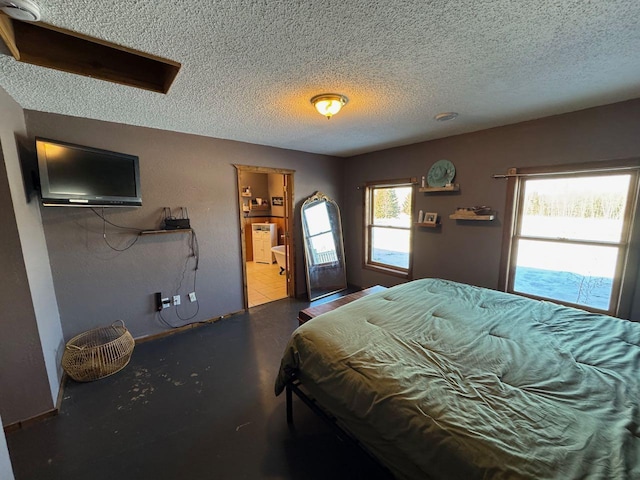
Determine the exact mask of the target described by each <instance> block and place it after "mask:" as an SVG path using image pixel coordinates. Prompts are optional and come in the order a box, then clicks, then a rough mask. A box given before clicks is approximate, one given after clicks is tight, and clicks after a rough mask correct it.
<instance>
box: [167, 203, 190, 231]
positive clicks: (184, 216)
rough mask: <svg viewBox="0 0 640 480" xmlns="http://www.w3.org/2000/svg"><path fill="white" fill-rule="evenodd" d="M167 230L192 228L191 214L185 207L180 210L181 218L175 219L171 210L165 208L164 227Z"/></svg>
mask: <svg viewBox="0 0 640 480" xmlns="http://www.w3.org/2000/svg"><path fill="white" fill-rule="evenodd" d="M162 228H164V229H165V230H181V229H187V228H191V220H189V213H188V212H187V209H186V208H184V207H181V208H180V218H177V217H174V216H173V215H172V214H171V209H170V208H168V207H165V208H164V225H163V227H162Z"/></svg>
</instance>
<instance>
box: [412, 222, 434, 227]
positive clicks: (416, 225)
mask: <svg viewBox="0 0 640 480" xmlns="http://www.w3.org/2000/svg"><path fill="white" fill-rule="evenodd" d="M440 225H441V224H440V222H438V223H418V222H415V223H414V224H413V226H414V227H420V228H422V227H425V228H438V227H439V226H440Z"/></svg>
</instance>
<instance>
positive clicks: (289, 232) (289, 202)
mask: <svg viewBox="0 0 640 480" xmlns="http://www.w3.org/2000/svg"><path fill="white" fill-rule="evenodd" d="M233 166H234V167H236V180H237V184H238V191H237V197H238V213H239V215H238V222H239V225H240V245H241V251H242V256H241V257H242V258H241V261H242V288H243V298H244V309H245V310H248V309H249V295H248V293H247V246H246V245H247V244H246V235H247V232H246V231H245V221H244V220H245V216H244V212H243V211H242V185H240V173H241V172H247V173H265V174H270V173H271V174H277V175H284V177H285V182H284V183H285V185H286V188H285V192H284V196H285V197H284V201H285V209H284V215H285V217H284V225H285V231H284V244H285V248H286V249H288V251H289V255H285V258H286V262H287V264H288V265H287V267H288V268H287V271H286V275H287V297H289V298H295V296H296V255H295V252H296V248H295V243H294V235H293V232H294V230H293V228H294V221H293V220H294V215H293V205H294V203H293V199H294V190H293V185H294V184H293V176H294V173H295V170H289V169H286V168H270V167H256V166H251V165H239V164H233ZM249 233H251V232H249Z"/></svg>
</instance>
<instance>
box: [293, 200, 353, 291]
mask: <svg viewBox="0 0 640 480" xmlns="http://www.w3.org/2000/svg"><path fill="white" fill-rule="evenodd" d="M323 202H324V203H326V204H327V205H328V208H327V211H328V213H329V216H330V220H331V223H332V230H331V231H332V233H333V238H334V240H335V243H336V253H337V256H338V261H337V262H336V263H337V264H338V265H337V266H336V268H337V269H341V270H342V271H341V272H339V271H338V273H337V278H338V280H342V282H341V283H340V284H336V288H335V289H324V290H323V291H322V293H320V294H315V293H314V290H316V291H317V290H318V287H317V286H315V285H312V277H314V275H312V273H311V272H310V269H312V268H314V266H313V263H312V262H311V261H310V259H311V258H312V257H311V255H312V248H311V245H310V244H309V240H308V237H309V229H308V226H307V222H306V220H305V216H304V212H305V210H307V209H308V208H311V207H313V206H316V205H318V204H320V203H323ZM332 217H335V218H332ZM300 221H301V224H302V239H303V244H304V261H305V275H306V279H307V295H308V296H309V301H310V302H311V301H313V300H317V299H319V298H323V297H326V296H328V295H332V294H334V293H338V292H341V291H343V290H346V289H347V269H346V262H345V257H344V241H343V237H342V219H341V217H340V208H339V207H338V204H337V203H336V202H335V201H334V200H333V199H331V198H329V197H328V196H326V195H325V194H324V193H322V192H319V191H318V192H316V193H314V194H313V195H311V196H310V197H309V198H307V199H306V200H305V201H304V202H303V204H302V206H301V207H300ZM316 268H317V267H316ZM321 268H327V267H321ZM325 290H326V291H325Z"/></svg>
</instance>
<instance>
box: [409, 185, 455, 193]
mask: <svg viewBox="0 0 640 480" xmlns="http://www.w3.org/2000/svg"><path fill="white" fill-rule="evenodd" d="M418 191H419V192H424V193H434V192H458V191H460V184H458V183H454V184H453V185H448V186H447V185H445V186H444V187H420V188H418Z"/></svg>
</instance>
